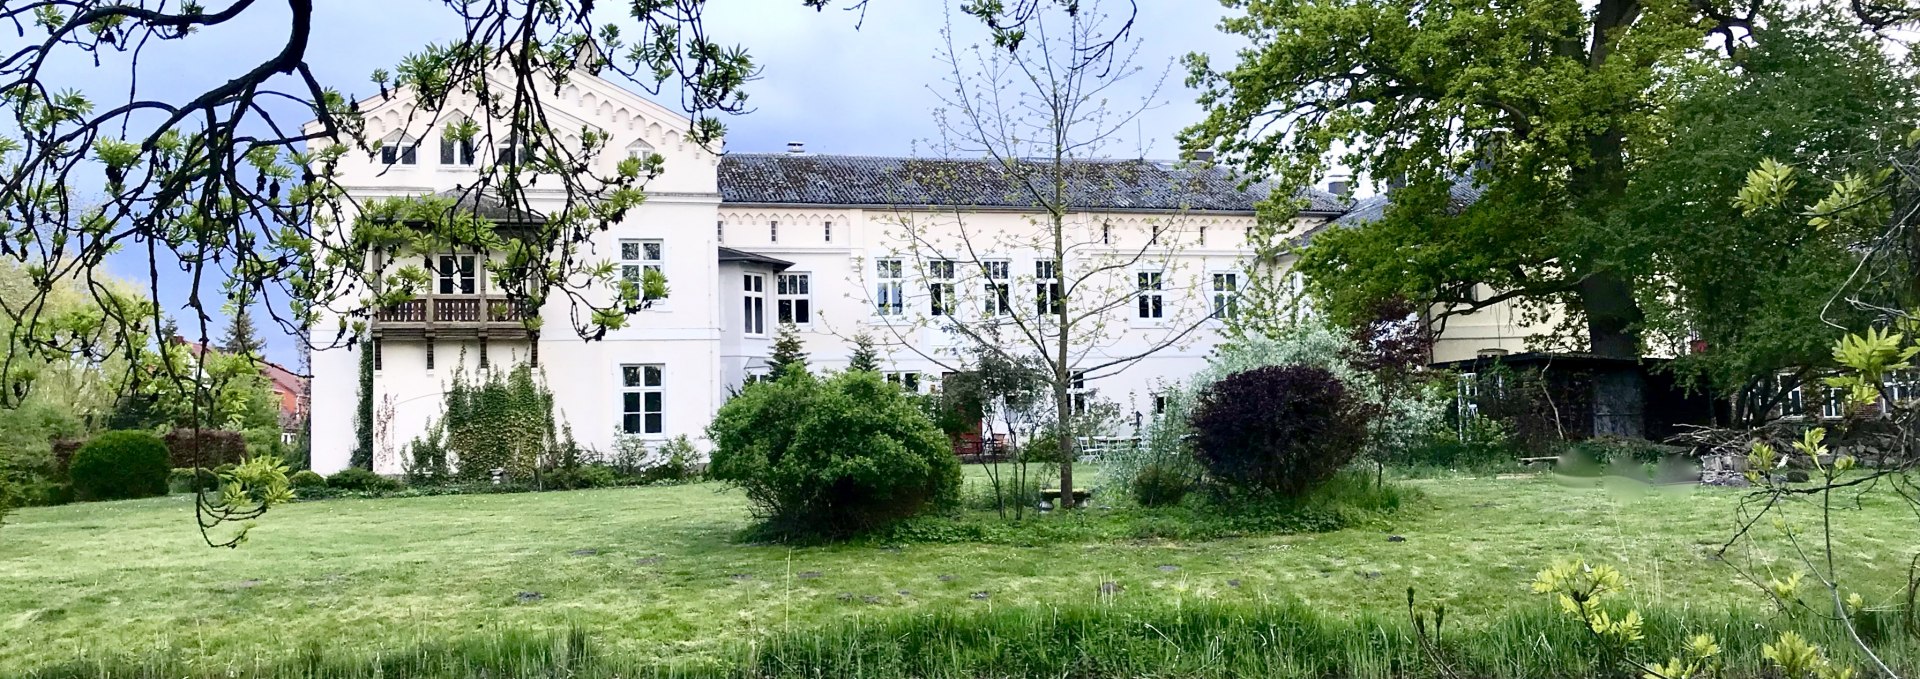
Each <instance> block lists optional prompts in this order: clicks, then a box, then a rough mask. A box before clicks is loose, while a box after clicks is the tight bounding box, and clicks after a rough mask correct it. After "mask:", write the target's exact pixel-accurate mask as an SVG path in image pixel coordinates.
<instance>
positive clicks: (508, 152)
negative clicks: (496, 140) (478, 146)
mask: <svg viewBox="0 0 1920 679" xmlns="http://www.w3.org/2000/svg"><path fill="white" fill-rule="evenodd" d="M530 155H533V154H532V153H529V152H528V150H527V144H526V142H525V141H522V140H521V139H520V138H519V137H518V136H510V137H508V138H507V140H506V141H505V142H502V143H501V144H500V145H499V146H497V147H494V153H493V159H494V162H497V163H499V164H501V165H512V164H515V163H525V162H527V161H528V160H529V159H528V158H527V156H530Z"/></svg>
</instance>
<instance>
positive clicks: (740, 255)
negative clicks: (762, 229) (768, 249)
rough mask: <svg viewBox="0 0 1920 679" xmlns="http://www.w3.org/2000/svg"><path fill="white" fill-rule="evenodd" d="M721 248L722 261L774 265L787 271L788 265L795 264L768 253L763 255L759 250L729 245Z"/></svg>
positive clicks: (775, 267)
mask: <svg viewBox="0 0 1920 679" xmlns="http://www.w3.org/2000/svg"><path fill="white" fill-rule="evenodd" d="M719 250H720V261H722V262H744V263H748V264H763V265H766V266H770V267H773V270H774V271H786V270H787V267H790V266H793V262H789V261H787V260H784V259H777V258H773V257H768V256H766V255H763V254H760V253H757V252H747V251H745V250H735V249H733V248H729V247H721V248H719Z"/></svg>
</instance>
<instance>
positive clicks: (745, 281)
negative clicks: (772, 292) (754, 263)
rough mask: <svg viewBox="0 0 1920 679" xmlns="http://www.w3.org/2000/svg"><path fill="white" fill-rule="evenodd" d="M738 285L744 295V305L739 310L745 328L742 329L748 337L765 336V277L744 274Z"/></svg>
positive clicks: (755, 274)
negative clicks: (741, 313)
mask: <svg viewBox="0 0 1920 679" xmlns="http://www.w3.org/2000/svg"><path fill="white" fill-rule="evenodd" d="M740 284H741V287H742V289H743V291H744V293H745V297H744V298H743V299H744V300H745V303H744V306H743V307H742V308H741V311H742V312H743V313H744V315H743V316H742V318H743V319H744V321H743V322H744V323H745V327H743V328H742V329H743V330H744V331H745V332H746V333H747V334H749V335H765V334H767V277H766V276H763V275H760V274H757V273H750V274H746V275H745V276H744V277H743V278H742V279H741V281H740Z"/></svg>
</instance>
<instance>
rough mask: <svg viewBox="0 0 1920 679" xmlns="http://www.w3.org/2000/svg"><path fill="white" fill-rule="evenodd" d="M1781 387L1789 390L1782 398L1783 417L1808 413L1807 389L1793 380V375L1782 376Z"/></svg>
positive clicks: (1781, 413)
mask: <svg viewBox="0 0 1920 679" xmlns="http://www.w3.org/2000/svg"><path fill="white" fill-rule="evenodd" d="M1780 388H1782V389H1786V390H1787V395H1786V396H1784V397H1781V399H1780V415H1781V416H1782V417H1798V416H1802V415H1805V414H1807V400H1806V390H1805V389H1804V388H1803V386H1802V385H1801V384H1799V383H1797V382H1795V381H1794V380H1793V376H1792V375H1781V376H1780Z"/></svg>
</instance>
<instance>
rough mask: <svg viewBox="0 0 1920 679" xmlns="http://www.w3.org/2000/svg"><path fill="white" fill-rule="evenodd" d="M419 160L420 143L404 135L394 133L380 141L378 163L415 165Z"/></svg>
mask: <svg viewBox="0 0 1920 679" xmlns="http://www.w3.org/2000/svg"><path fill="white" fill-rule="evenodd" d="M419 162H420V143H419V142H418V141H415V140H414V139H413V138H412V137H408V136H406V135H394V136H393V137H392V138H389V139H385V140H382V141H381V142H380V164H382V165H415V164H418V163H419Z"/></svg>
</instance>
